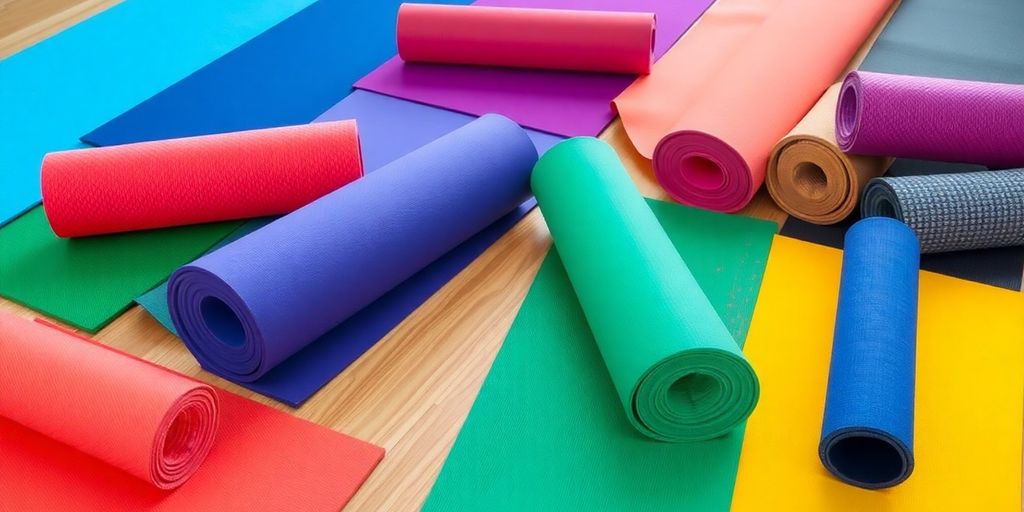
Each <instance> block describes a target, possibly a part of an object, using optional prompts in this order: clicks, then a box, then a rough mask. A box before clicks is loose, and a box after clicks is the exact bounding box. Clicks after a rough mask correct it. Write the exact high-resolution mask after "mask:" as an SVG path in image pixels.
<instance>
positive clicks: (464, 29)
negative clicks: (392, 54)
mask: <svg viewBox="0 0 1024 512" xmlns="http://www.w3.org/2000/svg"><path fill="white" fill-rule="evenodd" d="M654 24H655V23H654V13H643V12H614V11H584V10H570V9H523V8H513V7H487V6H468V7H460V6H447V5H432V4H412V3H406V4H402V6H401V7H400V8H399V9H398V24H397V25H398V26H397V29H396V30H397V32H398V56H399V57H401V59H402V60H403V61H405V62H426V63H435V64H466V65H476V66H498V67H513V68H538V69H555V70H569V71H593V72H602V73H624V74H633V75H635V74H646V73H649V72H650V71H651V59H652V55H651V52H652V51H653V50H654Z"/></svg>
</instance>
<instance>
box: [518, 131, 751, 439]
mask: <svg viewBox="0 0 1024 512" xmlns="http://www.w3.org/2000/svg"><path fill="white" fill-rule="evenodd" d="M531 183H532V185H533V191H534V193H535V194H536V195H537V203H538V205H539V206H540V209H541V212H542V213H543V214H544V219H545V221H546V222H547V224H548V227H549V228H550V230H551V237H552V238H553V239H554V243H555V247H556V248H558V252H559V254H560V255H561V258H562V262H563V263H564V264H565V269H566V272H567V273H568V275H569V279H570V281H571V282H572V285H573V289H574V290H575V291H576V297H577V299H578V300H579V303H580V307H581V308H582V309H583V312H584V313H585V314H586V316H587V323H588V325H590V328H591V330H592V331H593V333H594V338H595V340H596V341H597V345H598V348H600V349H601V354H602V356H603V357H604V361H605V364H606V365H607V367H608V372H609V373H610V375H611V379H612V382H613V383H614V384H615V388H616V390H617V391H618V395H619V399H620V400H622V405H623V409H624V411H625V413H626V416H627V417H628V418H629V420H630V423H631V424H632V425H633V426H634V427H635V428H636V429H637V430H638V431H640V432H641V433H642V434H644V435H647V436H650V437H652V438H654V439H658V440H662V441H706V440H709V439H714V438H716V437H720V436H722V435H725V434H727V433H729V432H730V431H732V430H734V429H736V427H737V426H738V425H739V424H741V423H742V422H743V421H744V420H745V419H746V418H747V416H749V415H750V412H751V411H752V410H753V409H754V406H755V405H756V404H757V395H758V385H757V376H756V375H755V374H754V370H753V368H751V367H750V365H749V364H748V363H747V360H746V359H745V358H744V357H743V353H742V352H741V351H740V347H739V345H737V344H736V341H735V340H734V339H733V337H732V334H730V332H729V329H728V328H726V326H725V324H724V323H722V319H721V318H719V316H718V314H717V313H716V312H715V308H714V306H712V304H711V303H710V302H709V301H708V299H707V297H706V296H705V295H704V292H703V290H701V288H700V285H699V284H698V283H697V281H696V280H695V279H694V278H693V274H692V273H691V272H690V269H689V268H688V267H687V265H686V262H684V261H683V259H682V258H681V257H680V256H679V253H678V252H676V250H675V248H674V247H673V246H672V241H671V240H670V239H669V237H668V235H666V234H665V231H664V229H662V227H661V226H660V225H659V224H658V219H657V217H655V216H654V213H652V212H651V210H650V208H649V207H648V206H647V204H646V203H645V202H644V200H643V196H641V195H640V191H639V190H637V188H636V185H634V184H633V182H632V181H631V180H630V179H629V175H627V174H626V170H625V169H623V167H622V164H621V162H619V159H618V156H617V155H616V154H615V151H614V150H612V148H611V147H609V146H608V145H607V144H605V143H604V142H601V141H599V140H597V139H591V138H574V139H570V140H567V141H565V142H562V143H560V144H558V145H557V146H555V147H553V148H551V150H550V151H548V152H547V154H545V155H544V157H543V158H541V159H540V161H539V162H537V166H536V168H535V169H534V171H533V176H532V178H531Z"/></svg>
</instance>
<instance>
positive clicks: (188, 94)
mask: <svg viewBox="0 0 1024 512" xmlns="http://www.w3.org/2000/svg"><path fill="white" fill-rule="evenodd" d="M133 1H134V0H133ZM468 2H469V0H438V1H437V2H435V3H456V4H458V3H463V4H464V3H468ZM302 3H303V5H308V4H310V2H309V1H308V0H307V1H304V2H302ZM400 3H401V1H400V0H319V1H317V2H315V3H313V4H312V5H309V7H307V8H306V9H303V10H301V11H299V12H298V13H296V14H295V15H293V16H291V17H289V18H287V19H285V20H284V21H282V22H281V23H279V24H277V25H276V26H274V27H272V28H270V29H269V30H267V31H266V32H264V33H262V34H260V35H258V36H256V37H254V38H252V39H251V40H250V41H248V42H246V43H245V44H243V45H241V46H239V47H238V48H236V49H235V50H234V51H232V52H230V53H228V54H227V55H224V56H223V57H221V58H219V59H217V60H215V61H213V62H211V63H209V64H208V65H206V66H205V67H203V68H202V69H199V70H198V71H196V72H195V73H192V74H191V75H189V76H187V77H185V78H184V79H182V80H181V81H179V82H178V83H176V84H174V85H171V86H170V87H167V88H166V89H164V90H163V91H162V92H160V93H159V94H156V95H155V96H152V97H151V98H149V99H146V101H143V102H142V103H139V101H140V100H142V99H145V98H147V97H148V96H150V95H152V93H150V94H149V95H147V96H143V97H140V98H137V99H135V101H134V102H130V103H127V104H126V105H125V106H124V107H122V108H121V109H120V110H119V111H116V112H111V113H109V114H108V115H107V117H106V118H103V119H97V120H94V121H93V122H92V124H91V125H86V126H84V127H82V128H80V131H79V132H78V133H76V134H75V135H76V136H80V135H82V133H85V131H86V130H93V131H92V132H90V133H88V134H86V135H85V136H84V137H82V140H83V141H85V142H87V143H89V144H92V145H95V146H110V145H115V144H126V143H129V142H141V141H147V140H160V139H170V138H177V137H189V136H194V135H207V134H211V133H223V132H233V131H240V130H252V129H257V128H269V127H272V126H286V125H293V124H303V123H308V122H310V121H312V120H313V119H315V118H316V117H317V116H319V115H320V114H321V113H323V112H324V111H325V110H327V109H328V108H330V107H331V106H332V105H334V104H335V103H337V102H338V101H339V100H340V99H342V98H344V97H345V95H347V94H348V93H349V90H350V88H351V87H352V83H353V82H355V81H356V80H357V79H358V78H359V77H361V76H363V75H364V74H366V73H367V72H369V71H370V70H372V69H373V68H374V66H377V65H378V64H380V63H381V62H382V61H384V60H385V59H387V58H388V57H389V56H391V55H392V54H394V52H395V32H394V26H395V24H394V21H395V12H396V11H397V10H398V5H399V4H400ZM293 12H294V11H293ZM153 92H156V91H153ZM127 107H132V108H131V109H130V110H127ZM125 110H127V111H126V112H125ZM120 112H124V113H122V114H121V115H119V116H117V117H115V118H113V119H110V117H111V115H113V114H117V113H120ZM99 123H105V124H103V125H102V126H100V127H98V128H97V127H96V126H97V125H98V124H99ZM94 128H95V129H94Z"/></svg>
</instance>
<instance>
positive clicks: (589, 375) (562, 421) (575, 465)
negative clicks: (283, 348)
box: [424, 201, 775, 511]
mask: <svg viewBox="0 0 1024 512" xmlns="http://www.w3.org/2000/svg"><path fill="white" fill-rule="evenodd" d="M649 204H650V206H651V209H652V210H653V211H654V214H655V215H656V216H657V217H658V220H659V221H660V222H661V225H662V227H663V228H664V229H665V232H666V233H667V234H668V236H669V238H670V239H671V241H672V243H673V245H674V246H675V248H676V250H677V251H679V255H680V256H682V258H683V260H685V261H686V264H687V266H688V267H689V269H690V271H691V272H692V273H693V276H694V278H695V279H696V280H697V282H698V283H699V284H700V286H701V289H703V291H704V293H705V294H706V296H707V298H708V300H709V301H710V302H711V304H712V305H713V306H714V308H715V311H716V312H717V313H718V314H719V316H720V317H721V318H722V321H723V322H724V323H725V325H726V327H727V328H728V330H729V333H730V334H731V335H732V336H733V337H734V338H735V339H736V341H737V342H738V343H741V344H742V343H743V341H744V338H745V333H746V329H747V326H748V322H749V318H750V315H751V312H752V311H753V307H754V302H755V301H756V300H757V294H758V288H759V285H760V279H761V273H762V272H763V270H764V262H765V260H766V258H767V255H768V249H769V246H770V243H771V237H772V233H773V232H774V230H775V227H774V225H773V224H772V223H769V222H765V221H760V220H756V219H751V218H747V217H739V216H726V215H721V214H717V213H713V212H706V211H700V210H696V209H692V208H687V207H684V206H679V205H674V204H669V203H662V202H657V201H650V202H649ZM742 437H743V435H742V432H741V431H740V430H734V431H733V432H731V433H729V434H728V435H726V436H723V437H720V438H717V439H712V440H710V441H700V442H693V443H678V444H667V443H660V442H657V441H653V440H651V439H650V438H648V437H647V436H644V435H642V434H640V433H639V432H637V430H636V429H635V428H634V427H633V426H632V425H631V424H630V421H629V420H628V419H627V417H626V415H625V414H623V407H622V400H621V399H620V398H619V396H618V393H617V391H616V389H615V386H614V385H613V383H612V380H611V378H609V373H608V368H607V367H606V365H605V360H604V358H603V357H602V354H601V351H600V350H599V348H598V343H597V341H595V339H594V335H593V334H592V331H591V329H590V327H589V326H588V319H587V317H586V316H585V314H584V311H583V309H582V308H581V307H580V304H579V302H578V301H577V298H576V293H575V292H574V290H573V286H572V283H571V282H570V280H569V276H568V275H567V273H566V270H565V267H564V266H563V264H562V261H561V259H560V258H559V257H558V253H557V250H552V251H551V252H550V253H549V254H548V257H547V259H546V260H545V261H544V264H543V265H542V266H541V268H540V271H539V272H538V274H537V278H536V280H535V281H534V284H533V287H532V288H531V289H530V293H529V295H528V296H527V298H526V301H525V302H524V303H523V306H522V308H521V309H520V311H519V316H518V317H517V318H516V321H515V323H514V324H513V326H512V329H511V331H510V332H509V335H508V338H507V339H506V340H505V343H504V345H502V347H501V351H500V352H499V353H498V356H497V358H496V359H495V361H494V365H493V366H492V367H491V371H490V373H489V374H488V375H487V380H486V381H485V382H484V385H483V388H482V389H481V390H480V394H479V396H478V397H477V400H476V403H474V405H473V409H472V411H471V412H470V414H469V417H468V418H467V419H466V422H465V424H464V425H463V426H462V430H461V431H460V432H459V437H458V440H456V442H455V446H454V447H453V448H452V451H451V453H450V454H449V455H448V459H447V461H446V462H445V465H444V468H443V469H442V470H441V474H440V476H439V477H438V480H437V483H436V484H435V485H434V488H433V490H432V491H431V493H430V497H429V498H428V499H427V502H426V505H425V507H424V510H427V511H439V510H452V511H457V510H474V509H480V508H486V509H488V510H510V511H511V510H538V509H544V510H633V509H636V508H637V506H638V504H639V503H641V502H642V504H643V508H644V510H651V511H656V510H666V511H676V510H724V509H726V508H728V506H729V500H730V497H731V496H732V488H733V482H734V481H735V477H736V465H737V460H738V458H739V448H740V443H741V442H742Z"/></svg>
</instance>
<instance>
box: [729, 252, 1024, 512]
mask: <svg viewBox="0 0 1024 512" xmlns="http://www.w3.org/2000/svg"><path fill="white" fill-rule="evenodd" d="M841 260H842V254H841V253H840V252H839V251H837V250H835V249H831V248H828V247H822V246H820V245H815V244H811V243H807V242H802V241H799V240H793V239H790V238H785V237H777V238H776V239H775V241H774V243H773V244H772V251H771V256H770V257H769V261H768V269H767V271H766V272H765V276H764V283H763V285H762V286H761V294H760V296H759V297H758V299H757V308H756V310H755V312H754V320H753V323H752V324H751V326H750V334H749V336H748V342H747V347H746V350H745V353H746V355H747V357H748V358H749V359H750V362H751V364H753V365H754V368H757V373H758V377H760V379H761V403H760V404H758V406H757V409H756V410H755V411H754V413H753V414H752V415H751V416H750V419H749V420H748V421H747V431H746V436H745V438H744V441H743V455H742V456H741V457H740V468H739V475H738V477H737V481H736V492H735V496H734V497H733V506H732V509H733V510H734V511H740V512H745V511H762V510H792V511H799V512H802V511H820V510H834V511H839V512H845V511H850V512H854V511H864V510H900V511H910V512H914V511H932V510H1016V509H1018V508H1020V504H1021V499H1020V495H1021V462H1020V456H1021V426H1022V423H1024V365H1022V364H1021V361H1024V345H1022V344H1021V340H1022V339H1024V320H1022V318H1021V314H1020V312H1021V311H1022V308H1024V297H1022V296H1021V294H1019V293H1015V292H1009V291H1006V290H1000V289H998V288H993V287H990V286H982V285H979V284H977V283H971V282H969V281H964V280H961V279H951V278H949V277H946V276H941V275H936V274H933V273H930V272H922V273H921V274H920V304H919V312H918V324H917V325H918V328H917V336H918V344H917V371H916V393H915V398H914V411H915V413H914V414H915V429H914V430H915V431H914V455H915V457H916V459H917V466H916V467H915V468H914V474H913V476H911V477H910V479H908V480H907V481H905V482H903V484H901V485H899V486H897V487H894V488H891V489H888V490H885V491H871V490H865V489H860V488H857V487H854V486H851V485H846V484H844V483H842V482H840V481H839V480H837V479H835V478H833V477H831V476H830V475H829V474H828V472H827V471H826V470H825V468H824V467H822V465H821V461H820V460H819V459H818V441H819V439H820V434H821V424H822V422H821V420H822V407H823V406H824V403H825V394H826V384H827V381H828V367H829V362H828V361H829V352H830V350H831V343H830V340H831V339H832V334H833V327H834V322H833V319H834V318H835V312H836V304H837V297H838V296H839V281H840V274H841V272H840V265H841ZM794 318H796V319H798V321H794ZM780 337H784V339H785V340H786V341H785V343H780V342H779V340H780V339H781V338H780ZM965 340H984V342H983V343H981V344H979V343H972V342H967V343H965ZM766 468H768V470H766Z"/></svg>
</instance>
